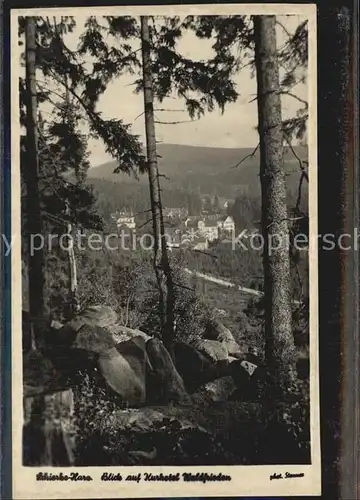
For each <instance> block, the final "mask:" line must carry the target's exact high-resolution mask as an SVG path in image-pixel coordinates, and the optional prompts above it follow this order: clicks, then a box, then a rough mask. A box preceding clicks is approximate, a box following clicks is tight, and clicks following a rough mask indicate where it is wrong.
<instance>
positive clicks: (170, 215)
mask: <svg viewBox="0 0 360 500" xmlns="http://www.w3.org/2000/svg"><path fill="white" fill-rule="evenodd" d="M163 216H164V218H166V219H172V220H174V219H180V220H184V219H186V218H187V216H188V210H187V209H186V208H163Z"/></svg>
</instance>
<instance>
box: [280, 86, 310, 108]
mask: <svg viewBox="0 0 360 500" xmlns="http://www.w3.org/2000/svg"><path fill="white" fill-rule="evenodd" d="M280 94H281V95H288V96H290V97H293V98H294V99H297V100H298V101H299V102H301V103H302V104H305V106H306V107H308V106H309V103H308V102H307V101H305V99H301V97H299V96H297V95H296V94H293V93H292V92H289V91H288V90H281V91H280Z"/></svg>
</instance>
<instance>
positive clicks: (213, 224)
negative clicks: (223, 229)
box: [205, 220, 217, 228]
mask: <svg viewBox="0 0 360 500" xmlns="http://www.w3.org/2000/svg"><path fill="white" fill-rule="evenodd" d="M205 227H214V228H217V222H216V220H205Z"/></svg>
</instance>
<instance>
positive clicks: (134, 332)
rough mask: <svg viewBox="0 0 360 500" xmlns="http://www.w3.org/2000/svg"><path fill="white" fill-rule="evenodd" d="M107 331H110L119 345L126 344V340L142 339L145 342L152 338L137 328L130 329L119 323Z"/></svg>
mask: <svg viewBox="0 0 360 500" xmlns="http://www.w3.org/2000/svg"><path fill="white" fill-rule="evenodd" d="M107 329H108V330H109V331H110V333H111V335H112V337H113V339H114V341H115V342H116V343H117V344H119V343H120V342H125V341H126V340H130V339H132V338H134V337H142V338H143V339H144V340H145V342H147V341H148V340H150V339H151V338H152V337H150V335H147V334H146V333H144V332H142V331H141V330H138V329H137V328H136V329H133V328H128V327H127V326H123V325H120V324H118V323H117V324H116V325H111V326H110V327H108V328H107Z"/></svg>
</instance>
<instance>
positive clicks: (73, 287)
mask: <svg viewBox="0 0 360 500" xmlns="http://www.w3.org/2000/svg"><path fill="white" fill-rule="evenodd" d="M54 23H55V29H56V33H57V36H59V37H60V35H59V34H58V32H57V26H56V20H55V19H54ZM68 80H69V79H68V75H65V78H64V87H65V103H66V115H67V121H68V123H73V115H72V114H71V111H70V104H71V103H70V93H69V81H68ZM75 176H76V183H77V185H80V184H81V179H80V178H79V175H78V174H77V172H76V173H75ZM66 214H67V216H68V217H69V221H71V219H72V216H73V210H72V207H71V205H70V202H69V201H67V203H66ZM76 233H77V228H76V226H73V224H72V223H71V222H69V223H68V225H67V234H68V237H69V246H68V263H69V302H70V304H69V306H70V307H69V315H70V317H72V316H74V315H75V314H77V313H78V312H79V300H78V293H77V292H78V290H77V287H78V282H77V267H76V257H75V250H74V243H75V238H76V236H77V234H76ZM71 240H72V241H71Z"/></svg>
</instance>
